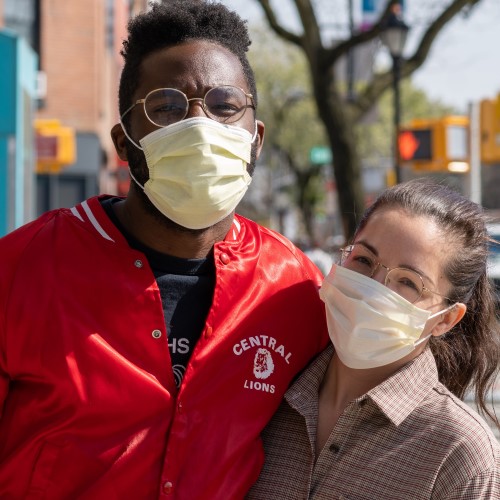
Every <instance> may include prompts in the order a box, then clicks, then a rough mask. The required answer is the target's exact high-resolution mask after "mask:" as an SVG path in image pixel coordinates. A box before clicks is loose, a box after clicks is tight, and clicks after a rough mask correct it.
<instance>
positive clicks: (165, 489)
mask: <svg viewBox="0 0 500 500" xmlns="http://www.w3.org/2000/svg"><path fill="white" fill-rule="evenodd" d="M173 489H174V485H173V484H172V483H171V482H170V481H166V482H165V483H163V492H164V493H166V494H167V495H170V493H172V490H173Z"/></svg>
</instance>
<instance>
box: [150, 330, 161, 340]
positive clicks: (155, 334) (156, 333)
mask: <svg viewBox="0 0 500 500" xmlns="http://www.w3.org/2000/svg"><path fill="white" fill-rule="evenodd" d="M151 335H152V336H153V338H154V339H159V338H160V337H161V330H153V331H152V332H151Z"/></svg>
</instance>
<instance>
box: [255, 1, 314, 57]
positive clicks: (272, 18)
mask: <svg viewBox="0 0 500 500" xmlns="http://www.w3.org/2000/svg"><path fill="white" fill-rule="evenodd" d="M257 1H258V2H259V3H260V5H261V6H262V9H263V10H264V14H265V15H266V18H267V22H268V23H269V26H270V27H271V29H272V30H273V31H274V32H275V33H276V34H277V35H278V36H280V37H281V38H283V39H284V40H287V41H288V42H291V43H293V44H295V45H297V46H299V47H301V48H304V45H303V44H304V40H303V38H302V37H300V36H298V35H296V34H295V33H292V32H291V31H288V30H286V29H285V28H284V27H283V26H281V24H280V23H279V22H278V19H277V18H276V15H275V13H274V11H273V9H272V7H271V4H270V3H269V0H257Z"/></svg>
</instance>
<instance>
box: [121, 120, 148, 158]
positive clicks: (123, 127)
mask: <svg viewBox="0 0 500 500" xmlns="http://www.w3.org/2000/svg"><path fill="white" fill-rule="evenodd" d="M120 125H121V127H122V130H123V133H124V134H125V136H126V137H127V139H128V140H129V141H130V142H131V143H132V144H133V145H134V146H135V147H136V148H137V149H140V150H141V151H143V149H142V148H141V146H140V145H139V144H137V143H136V142H135V141H134V139H132V137H130V136H129V135H128V132H127V129H126V128H125V125H124V124H123V122H122V119H121V117H120Z"/></svg>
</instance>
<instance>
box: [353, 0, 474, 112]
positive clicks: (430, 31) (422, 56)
mask: <svg viewBox="0 0 500 500" xmlns="http://www.w3.org/2000/svg"><path fill="white" fill-rule="evenodd" d="M479 2H481V0H454V1H453V2H452V3H450V4H449V5H448V7H446V9H444V10H443V12H442V13H441V15H440V16H438V17H437V18H436V19H435V20H434V21H433V22H432V23H431V24H430V26H429V27H428V28H427V30H426V32H425V33H424V35H423V37H422V39H421V40H420V44H419V46H418V47H417V49H416V50H415V53H414V54H413V55H412V56H411V57H410V58H408V59H407V60H405V61H402V64H401V78H406V77H408V76H410V75H411V74H412V73H414V72H415V71H416V70H417V69H418V68H420V66H422V64H423V63H424V62H425V60H426V59H427V56H428V55H429V52H430V49H431V47H432V44H433V43H434V41H435V40H436V38H437V36H438V34H439V33H440V32H441V30H442V29H443V28H444V26H445V25H446V24H447V23H448V22H449V21H451V20H452V19H453V18H454V17H455V16H456V15H457V14H458V13H459V12H460V11H461V10H462V9H463V8H464V7H467V6H469V7H473V6H475V5H476V4H478V3H479ZM386 12H387V9H386ZM379 24H380V23H377V26H378V25H379ZM391 84H392V72H391V71H390V70H389V71H386V72H384V73H379V74H378V75H376V76H374V77H373V79H372V81H371V82H370V84H369V85H368V86H367V87H366V89H365V90H364V92H363V93H362V94H360V95H359V96H358V98H357V99H356V100H355V101H354V102H353V103H352V110H353V116H354V120H355V121H357V120H358V119H359V118H361V116H363V114H364V113H366V112H367V111H368V110H369V109H370V108H371V107H372V106H373V103H375V102H376V101H377V99H378V98H379V97H380V96H381V94H383V93H384V92H385V91H386V90H387V89H388V88H389V87H390V86H391Z"/></svg>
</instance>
